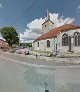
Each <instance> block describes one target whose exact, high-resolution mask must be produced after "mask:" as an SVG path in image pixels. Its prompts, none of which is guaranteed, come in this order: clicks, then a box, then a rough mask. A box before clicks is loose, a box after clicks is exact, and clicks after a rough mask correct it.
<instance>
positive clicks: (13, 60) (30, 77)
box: [0, 52, 80, 92]
mask: <svg viewBox="0 0 80 92" xmlns="http://www.w3.org/2000/svg"><path fill="white" fill-rule="evenodd" d="M48 64H49V65H48ZM45 89H48V90H49V92H80V66H79V65H69V64H68V65H63V64H62V65H59V64H55V63H53V64H52V62H45V63H43V62H42V61H40V60H39V61H37V60H35V59H29V58H26V57H21V56H18V55H13V54H8V53H1V52H0V92H45Z"/></svg>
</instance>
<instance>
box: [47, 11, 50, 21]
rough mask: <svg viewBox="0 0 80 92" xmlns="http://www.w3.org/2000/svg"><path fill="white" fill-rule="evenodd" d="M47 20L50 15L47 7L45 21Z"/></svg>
mask: <svg viewBox="0 0 80 92" xmlns="http://www.w3.org/2000/svg"><path fill="white" fill-rule="evenodd" d="M47 20H50V16H49V11H48V9H47V13H46V21H47Z"/></svg>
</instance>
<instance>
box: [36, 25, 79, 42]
mask: <svg viewBox="0 0 80 92" xmlns="http://www.w3.org/2000/svg"><path fill="white" fill-rule="evenodd" d="M71 29H73V30H74V29H80V26H76V25H73V24H65V25H63V26H60V27H57V28H55V29H52V30H50V31H49V32H48V33H46V34H43V35H41V36H40V37H38V38H36V39H35V40H34V42H36V41H39V40H44V39H47V38H53V37H56V36H57V35H58V34H59V33H60V32H63V31H68V30H71Z"/></svg>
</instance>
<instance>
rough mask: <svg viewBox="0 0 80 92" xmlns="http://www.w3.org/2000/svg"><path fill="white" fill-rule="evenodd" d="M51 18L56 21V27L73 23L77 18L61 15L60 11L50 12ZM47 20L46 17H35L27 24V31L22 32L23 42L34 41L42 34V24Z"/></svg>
mask: <svg viewBox="0 0 80 92" xmlns="http://www.w3.org/2000/svg"><path fill="white" fill-rule="evenodd" d="M49 15H50V20H51V21H52V22H54V25H55V27H59V26H62V25H64V24H71V23H73V22H74V20H75V18H70V17H67V18H64V16H60V15H59V14H58V13H53V14H52V13H49ZM44 21H45V17H44V18H40V19H35V20H33V21H32V22H30V23H28V24H27V28H26V29H25V32H24V33H23V34H22V33H21V34H20V39H21V42H27V41H33V40H34V39H35V38H37V37H38V36H40V35H41V34H42V33H43V32H42V24H43V23H44Z"/></svg>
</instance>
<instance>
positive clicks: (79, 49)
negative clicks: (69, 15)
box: [57, 29, 80, 52]
mask: <svg viewBox="0 0 80 92" xmlns="http://www.w3.org/2000/svg"><path fill="white" fill-rule="evenodd" d="M75 32H79V33H80V29H76V30H70V31H64V32H61V33H60V34H59V35H58V36H57V40H58V43H59V42H60V49H59V50H60V52H68V50H69V46H62V35H63V34H64V33H66V34H68V36H73V34H74V33H75ZM73 50H74V52H80V46H74V43H73Z"/></svg>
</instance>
